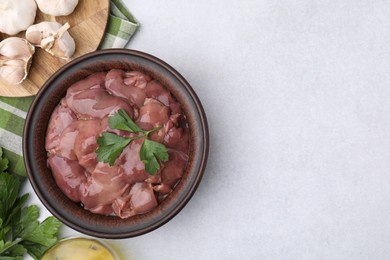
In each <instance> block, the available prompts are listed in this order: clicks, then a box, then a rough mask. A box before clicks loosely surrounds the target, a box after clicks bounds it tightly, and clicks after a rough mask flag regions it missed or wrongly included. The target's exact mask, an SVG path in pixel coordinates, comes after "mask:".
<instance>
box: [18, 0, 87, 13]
mask: <svg viewBox="0 0 390 260" xmlns="http://www.w3.org/2000/svg"><path fill="white" fill-rule="evenodd" d="M18 1H19V0H18ZM36 2H37V4H38V8H39V10H41V11H42V13H45V14H50V15H54V16H63V15H69V14H71V13H72V12H73V11H74V9H75V8H76V6H77V4H78V3H79V0H36Z"/></svg>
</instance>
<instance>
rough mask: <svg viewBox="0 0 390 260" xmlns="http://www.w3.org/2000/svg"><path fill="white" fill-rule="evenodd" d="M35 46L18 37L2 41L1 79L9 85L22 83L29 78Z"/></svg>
mask: <svg viewBox="0 0 390 260" xmlns="http://www.w3.org/2000/svg"><path fill="white" fill-rule="evenodd" d="M34 52H35V48H34V46H32V45H31V44H30V43H29V42H28V41H26V40H25V39H22V38H18V37H10V38H7V39H5V40H3V41H2V42H0V79H1V80H2V81H3V82H5V83H6V84H9V85H17V84H20V83H21V82H22V81H23V80H25V79H26V78H27V75H28V71H29V69H30V65H31V59H32V56H33V54H34Z"/></svg>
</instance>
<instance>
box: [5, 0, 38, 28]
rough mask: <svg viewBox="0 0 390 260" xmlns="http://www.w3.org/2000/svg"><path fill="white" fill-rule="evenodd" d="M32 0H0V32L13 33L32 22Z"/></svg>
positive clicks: (33, 18)
mask: <svg viewBox="0 0 390 260" xmlns="http://www.w3.org/2000/svg"><path fill="white" fill-rule="evenodd" d="M36 13H37V4H36V3H35V1H34V0H0V32H2V33H6V34H8V35H15V34H17V33H19V32H21V31H24V30H26V29H27V28H28V27H29V26H30V25H32V24H33V23H34V20H35V15H36Z"/></svg>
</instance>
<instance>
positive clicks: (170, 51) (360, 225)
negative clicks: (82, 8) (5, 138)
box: [26, 0, 390, 260]
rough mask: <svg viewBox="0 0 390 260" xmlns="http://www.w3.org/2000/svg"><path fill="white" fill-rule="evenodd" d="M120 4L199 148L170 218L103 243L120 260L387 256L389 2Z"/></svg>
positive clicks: (169, 0) (133, 44)
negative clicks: (179, 90)
mask: <svg viewBox="0 0 390 260" xmlns="http://www.w3.org/2000/svg"><path fill="white" fill-rule="evenodd" d="M124 2H125V3H126V5H127V6H128V7H129V9H130V10H131V11H132V12H133V14H134V15H135V16H136V17H137V18H138V20H139V21H140V22H141V27H140V29H139V31H138V32H137V34H136V35H135V36H134V38H133V39H132V40H131V41H130V43H129V44H128V46H127V48H131V49H136V50H141V51H144V52H148V53H150V54H152V55H155V56H157V57H159V58H161V59H163V60H165V61H166V62H168V63H169V64H170V65H172V66H173V67H174V68H176V69H177V70H178V71H179V72H180V73H181V74H182V75H183V76H184V77H185V78H186V79H187V80H188V81H189V82H190V84H191V85H192V86H193V88H194V90H195V91H196V93H197V94H198V96H199V98H200V99H201V101H202V103H203V106H204V109H205V111H206V114H207V117H208V120H209V127H210V140H211V145H210V155H209V161H208V166H207V169H206V172H205V175H204V178H203V181H202V183H201V185H200V187H199V189H198V190H197V192H196V194H195V196H194V197H193V199H192V200H191V201H190V202H189V203H188V205H187V206H186V207H185V208H184V209H183V210H182V211H181V212H180V214H179V215H177V216H176V217H175V218H174V219H172V220H171V221H170V222H169V223H167V224H166V225H164V226H163V227H161V228H159V229H158V230H156V231H153V232H151V233H149V234H147V235H143V236H140V237H136V238H131V239H123V240H116V241H113V242H112V243H113V244H114V246H115V247H116V248H118V249H119V250H120V251H122V253H124V254H126V255H127V256H128V257H127V259H143V260H148V259H150V260H155V259H163V260H164V259H173V260H176V259H194V260H195V259H390V246H389V241H390V203H389V201H390V102H389V99H390V87H389V84H390V73H389V65H390V59H389V58H390V48H389V46H390V45H389V43H390V30H389V25H390V16H389V13H390V2H389V1H384V0H376V1H372V0H354V1H352V0H330V1H325V0H314V1H313V0H294V1H288V0H242V1H232V0H225V1H222V0H197V1H190V0H181V1H179V0H165V1H155V0H127V1H124ZM29 189H30V187H26V190H29ZM32 200H33V201H34V200H35V202H36V203H39V202H38V200H37V199H36V198H33V199H32ZM42 212H43V216H45V215H48V213H47V211H46V210H45V209H44V208H42ZM62 234H63V235H79V233H77V232H75V231H73V230H71V229H69V228H64V229H63V231H62Z"/></svg>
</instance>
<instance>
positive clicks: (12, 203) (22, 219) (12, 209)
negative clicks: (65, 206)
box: [0, 147, 62, 260]
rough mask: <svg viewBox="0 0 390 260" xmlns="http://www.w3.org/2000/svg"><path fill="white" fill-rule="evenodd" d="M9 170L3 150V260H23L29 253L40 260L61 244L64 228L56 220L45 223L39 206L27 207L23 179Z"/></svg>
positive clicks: (0, 224) (0, 186) (0, 188)
mask: <svg viewBox="0 0 390 260" xmlns="http://www.w3.org/2000/svg"><path fill="white" fill-rule="evenodd" d="M7 167H8V160H7V159H3V158H2V149H1V147H0V169H1V172H0V260H6V259H23V256H24V254H25V253H28V254H30V255H31V256H32V257H33V258H34V259H40V258H41V257H42V255H43V253H44V252H45V251H46V250H47V249H48V248H49V247H51V246H52V245H54V243H56V242H57V233H58V231H59V228H60V226H61V225H62V224H61V222H60V221H59V220H57V219H56V218H54V217H49V218H47V219H45V220H44V221H43V222H42V223H41V222H39V221H38V218H39V209H38V206H36V205H30V206H27V207H23V205H24V204H25V203H26V201H27V199H28V194H24V195H22V196H20V197H19V192H20V187H21V182H20V179H19V177H18V176H15V175H11V174H8V173H6V172H5V170H7Z"/></svg>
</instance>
